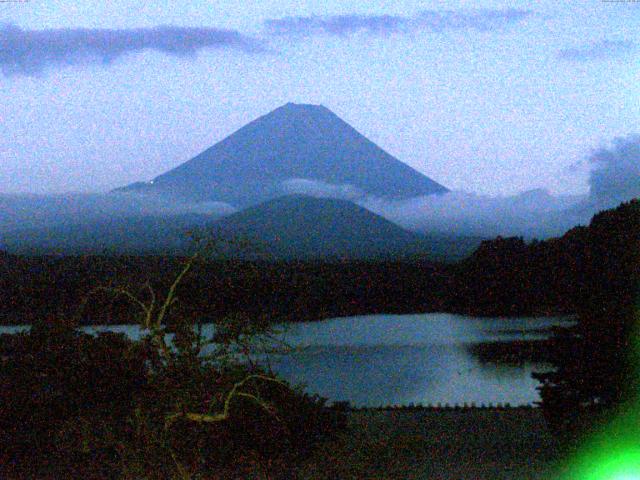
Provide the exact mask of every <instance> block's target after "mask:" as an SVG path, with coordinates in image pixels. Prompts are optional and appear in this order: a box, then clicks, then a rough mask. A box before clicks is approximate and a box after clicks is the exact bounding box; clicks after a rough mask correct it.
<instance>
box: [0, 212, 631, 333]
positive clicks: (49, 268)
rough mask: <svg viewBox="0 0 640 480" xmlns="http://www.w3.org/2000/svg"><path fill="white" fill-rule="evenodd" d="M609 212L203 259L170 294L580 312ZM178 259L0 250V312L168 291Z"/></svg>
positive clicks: (277, 314)
mask: <svg viewBox="0 0 640 480" xmlns="http://www.w3.org/2000/svg"><path fill="white" fill-rule="evenodd" d="M631 204H632V205H635V204H637V202H632V203H631ZM614 212H615V211H614ZM611 215H614V214H612V213H608V212H604V213H601V214H598V215H596V216H595V217H594V219H593V222H592V224H591V226H589V227H585V226H579V227H575V228H573V229H571V230H570V231H568V232H567V233H566V234H565V235H563V236H562V237H560V238H553V239H549V240H544V241H538V240H534V241H532V242H530V243H527V242H525V241H524V240H523V239H522V238H520V237H511V238H502V237H498V238H496V239H494V240H487V241H483V242H482V244H481V245H480V247H479V248H478V249H477V250H476V251H475V252H474V253H473V254H472V255H471V256H470V257H468V258H467V259H465V260H463V261H460V262H458V263H455V264H444V263H436V262H430V261H427V260H415V261H411V260H402V261H391V260H387V261H353V260H345V261H339V260H336V261H287V262H282V261H280V262H269V261H251V262H249V261H238V260H234V261H218V260H217V261H206V260H203V261H201V262H199V263H198V265H196V266H195V267H194V270H195V274H194V275H192V276H190V277H189V279H185V284H184V285H183V287H182V288H181V291H180V297H181V299H182V300H184V301H183V302H180V304H181V305H183V307H181V308H184V309H186V310H185V311H184V312H182V313H183V314H185V315H189V316H191V317H193V318H194V320H195V319H199V320H202V319H212V320H213V319H215V318H216V317H220V316H224V315H226V314H228V313H238V312H242V313H246V314H248V315H252V316H258V317H263V318H269V319H270V320H271V321H308V320H320V319H323V318H327V317H335V316H348V315H358V314H373V313H416V312H434V311H448V312H454V313H464V314H470V315H486V316H503V315H504V316H509V315H545V314H573V313H579V312H581V310H582V309H583V306H584V305H585V302H587V301H590V302H593V301H594V298H596V299H597V298H598V296H605V297H606V296H607V295H609V292H610V289H608V287H607V285H606V283H607V282H609V280H610V279H606V280H602V282H604V283H605V284H602V285H601V286H602V287H603V288H602V290H601V292H602V293H601V294H595V297H594V296H593V290H594V288H593V278H595V277H594V271H596V272H597V271H599V269H600V268H601V266H602V258H601V257H603V258H605V259H606V251H607V248H608V246H606V245H605V246H603V245H601V242H602V239H603V238H605V237H604V236H603V235H604V234H603V233H601V232H603V231H604V230H606V229H607V228H610V229H611V231H612V232H614V234H616V232H620V231H622V230H624V229H625V228H627V226H626V224H625V221H627V220H628V219H625V218H619V219H618V217H617V216H616V217H615V219H614V220H610V221H608V220H606V219H608V218H609V217H610V216H611ZM614 216H615V215H614ZM607 222H609V223H612V224H611V225H608V224H607ZM616 222H619V223H620V225H617V224H616ZM604 224H607V225H605V226H604V227H602V226H601V225H604ZM607 238H608V237H607ZM616 238H617V237H616ZM613 246H615V243H613V244H612V247H613ZM603 249H604V251H605V253H604V254H603V252H602V250H603ZM183 260H184V259H183V258H180V257H168V256H167V257H163V256H97V255H85V256H67V257H23V256H12V255H8V254H6V253H2V254H1V255H0V300H1V301H0V323H3V324H24V323H31V322H33V321H35V320H36V319H38V318H42V317H43V316H46V315H47V314H50V313H51V312H56V313H59V314H64V315H65V316H69V315H75V314H76V311H77V307H78V305H79V303H81V301H82V299H83V298H85V297H86V296H87V295H88V293H89V292H91V291H92V290H93V289H94V288H96V287H98V286H105V285H116V284H119V285H126V286H128V287H129V288H134V289H135V288H139V287H140V286H141V285H143V284H144V283H145V282H146V281H149V282H150V283H151V285H152V286H153V287H154V288H155V289H158V291H166V289H167V288H168V286H169V281H168V279H169V278H171V276H172V274H173V273H174V272H175V271H176V270H177V269H179V265H180V264H181V262H182V261H183ZM248 299H250V300H248ZM595 301H597V300H595ZM87 307H88V308H85V309H84V312H83V314H82V319H81V320H82V323H111V324H112V323H126V322H127V318H130V315H131V313H132V312H131V308H133V307H132V306H131V305H130V304H129V303H128V302H126V301H124V300H123V299H121V300H119V301H115V302H114V301H113V299H112V298H108V299H104V301H101V300H100V298H97V297H95V296H94V298H93V299H92V302H91V303H90V305H88V306H87Z"/></svg>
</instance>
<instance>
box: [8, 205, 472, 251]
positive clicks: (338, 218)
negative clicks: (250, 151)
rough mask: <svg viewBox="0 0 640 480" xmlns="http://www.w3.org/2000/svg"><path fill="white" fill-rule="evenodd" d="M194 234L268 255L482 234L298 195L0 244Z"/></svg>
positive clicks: (421, 247) (34, 234) (67, 228)
mask: <svg viewBox="0 0 640 480" xmlns="http://www.w3.org/2000/svg"><path fill="white" fill-rule="evenodd" d="M189 233H197V234H198V236H200V237H202V238H204V239H212V240H217V241H219V245H220V248H221V251H219V252H218V254H221V255H223V256H224V257H226V258H241V259H263V260H269V261H273V260H305V259H383V258H384V259H388V258H412V257H428V258H431V259H433V260H457V259H460V258H463V257H464V256H466V255H469V254H471V252H472V251H473V249H474V248H476V247H477V246H478V245H479V243H480V241H481V240H480V239H476V238H459V239H458V238H453V237H452V238H448V237H444V236H433V237H425V236H422V235H419V234H416V233H412V232H409V231H406V230H404V229H402V228H400V227H399V226H397V225H396V224H394V223H392V222H390V221H388V220H386V219H384V218H382V217H380V216H378V215H376V214H374V213H371V212H369V211H368V210H366V209H364V208H362V207H359V206H357V205H355V204H354V203H351V202H348V201H346V200H336V199H326V198H325V199H319V198H312V197H305V196H301V195H292V196H286V197H280V198H277V199H274V200H271V201H268V202H265V203H263V204H260V205H257V206H254V207H249V208H247V209H245V210H243V211H240V212H237V213H235V214H232V215H230V216H227V217H222V218H221V219H219V218H218V217H215V216H210V215H196V214H188V215H173V216H165V217H160V216H139V217H125V218H107V219H100V220H93V221H89V222H86V223H81V224H71V225H68V224H59V225H55V226H51V227H46V228H40V229H26V230H19V231H15V232H10V233H8V234H5V235H3V236H2V238H0V245H2V248H5V249H6V250H7V251H9V252H11V253H16V254H23V255H39V254H47V255H51V254H58V255H77V254H103V253H106V254H127V255H147V254H155V255H186V254H189V253H191V252H193V251H194V248H195V246H194V245H193V243H192V241H191V238H190V235H189Z"/></svg>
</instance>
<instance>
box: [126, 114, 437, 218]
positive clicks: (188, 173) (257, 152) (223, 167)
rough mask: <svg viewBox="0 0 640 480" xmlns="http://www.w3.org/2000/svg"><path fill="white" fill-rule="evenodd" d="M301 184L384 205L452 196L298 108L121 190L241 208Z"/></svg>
mask: <svg viewBox="0 0 640 480" xmlns="http://www.w3.org/2000/svg"><path fill="white" fill-rule="evenodd" d="M296 179H298V180H299V179H305V180H309V181H314V182H322V183H324V184H330V185H333V186H341V187H345V186H348V187H349V188H350V189H352V190H355V191H359V192H362V193H366V194H370V195H375V196H379V197H385V198H407V197H414V196H420V195H430V194H434V193H444V192H446V191H447V189H446V188H445V187H443V186H442V185H440V184H438V183H436V182H434V181H433V180H431V179H430V178H428V177H426V176H425V175H422V174H421V173H419V172H417V171H416V170H414V169H412V168H411V167H409V166H408V165H406V164H404V163H402V162H401V161H399V160H398V159H396V158H394V157H393V156H391V155H389V154H388V153H387V152H385V151H384V150H382V149H381V148H380V147H378V146H377V145H376V144H374V143H373V142H371V141H370V140H368V139H367V138H365V137H364V136H363V135H361V134H360V133H358V132H357V131H356V130H355V129H354V128H353V127H351V126H350V125H349V124H347V123H346V122H344V121H343V120H341V119H340V118H339V117H338V116H337V115H335V114H334V113H333V112H331V111H330V110H329V109H327V108H326V107H323V106H320V105H296V104H293V103H288V104H286V105H283V106H282V107H280V108H277V109H276V110H274V111H272V112H270V113H268V114H267V115H264V116H262V117H260V118H258V119H256V120H254V121H252V122H250V123H249V124H247V125H245V126H244V127H242V128H241V129H240V130H238V131H236V132H235V133H233V134H231V135H230V136H228V137H227V138H225V139H224V140H222V141H220V142H218V143H216V144H215V145H214V146H212V147H211V148H209V149H207V150H205V151H204V152H202V153H201V154H199V155H197V156H196V157H194V158H192V159H191V160H189V161H187V162H185V163H183V164H182V165H180V166H178V167H176V168H174V169H173V170H170V171H168V172H166V173H164V174H162V175H160V176H158V177H156V178H155V179H153V180H152V181H151V182H146V183H145V182H138V183H135V184H133V185H129V186H128V187H124V188H122V189H120V190H125V191H142V192H153V193H161V194H168V195H172V196H177V197H182V198H189V199H191V200H216V201H222V202H228V203H230V204H232V205H234V206H236V207H240V208H242V207H246V206H248V205H254V204H257V203H260V202H263V201H265V200H267V199H270V198H274V197H278V196H281V195H284V194H286V193H292V192H291V191H288V190H287V189H286V182H287V181H290V180H296ZM297 193H303V192H297Z"/></svg>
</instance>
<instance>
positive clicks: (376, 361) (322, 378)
mask: <svg viewBox="0 0 640 480" xmlns="http://www.w3.org/2000/svg"><path fill="white" fill-rule="evenodd" d="M568 320H570V319H568V318H559V317H544V318H524V317H518V318H474V317H467V316H462V315H451V314H442V313H437V314H420V315H370V316H359V317H348V318H337V319H330V320H325V321H323V322H311V323H297V324H291V325H284V326H282V327H283V329H284V333H283V334H282V335H281V338H282V339H283V340H284V341H285V342H286V343H288V344H290V345H292V346H296V347H300V348H296V349H295V350H293V351H291V352H290V353H287V354H286V355H272V356H271V357H270V358H269V363H270V364H271V366H272V368H273V369H274V370H275V371H276V372H277V373H279V374H280V375H281V376H283V377H284V378H285V379H287V380H289V381H291V382H292V383H302V384H305V385H306V387H305V389H306V390H307V391H308V392H309V393H317V394H319V395H321V396H323V397H327V398H329V399H330V400H333V401H341V400H348V401H350V402H351V403H352V404H354V405H358V406H379V405H407V404H410V403H414V404H420V403H421V404H425V405H426V404H438V403H441V404H443V405H444V404H447V403H448V404H450V405H454V404H463V403H468V404H471V403H475V404H476V405H481V404H483V403H484V404H488V403H494V404H495V403H510V404H512V405H521V404H530V403H532V402H534V401H536V400H538V393H537V391H536V386H537V385H538V383H537V382H536V381H535V380H534V379H532V378H531V372H532V371H535V370H546V369H548V368H549V366H548V365H545V364H542V363H534V362H523V363H521V364H519V365H515V364H496V363H486V362H485V363H482V362H480V361H479V359H477V358H476V357H474V356H473V355H472V354H471V353H469V351H468V349H467V348H465V344H474V343H482V342H491V341H493V342H495V341H507V342H508V341H514V340H533V339H542V338H546V337H547V336H548V329H549V328H550V327H551V326H553V325H561V324H563V323H566V322H567V321H568ZM8 328H15V327H1V328H0V332H8V330H7V329H8ZM85 330H86V331H90V332H98V331H103V330H111V331H118V332H124V333H126V334H127V335H129V336H131V337H132V338H139V337H140V335H141V331H140V329H139V328H138V327H136V326H133V325H119V326H112V327H87V328H86V329H85ZM212 331H213V326H212V325H206V326H205V333H206V332H209V333H210V332H212Z"/></svg>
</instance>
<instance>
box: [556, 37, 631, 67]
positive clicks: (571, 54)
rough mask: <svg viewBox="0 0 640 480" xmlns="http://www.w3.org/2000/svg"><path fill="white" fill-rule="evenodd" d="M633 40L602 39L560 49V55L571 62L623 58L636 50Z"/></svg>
mask: <svg viewBox="0 0 640 480" xmlns="http://www.w3.org/2000/svg"><path fill="white" fill-rule="evenodd" d="M636 49H637V47H636V45H635V44H634V43H633V42H628V41H624V40H601V41H599V42H594V43H589V44H586V45H582V46H580V47H575V48H565V49H563V50H560V52H559V53H558V57H559V58H560V59H562V60H567V61H570V62H589V61H593V60H606V59H608V58H621V57H624V56H626V55H629V54H631V53H633V52H634V51H636Z"/></svg>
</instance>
